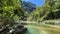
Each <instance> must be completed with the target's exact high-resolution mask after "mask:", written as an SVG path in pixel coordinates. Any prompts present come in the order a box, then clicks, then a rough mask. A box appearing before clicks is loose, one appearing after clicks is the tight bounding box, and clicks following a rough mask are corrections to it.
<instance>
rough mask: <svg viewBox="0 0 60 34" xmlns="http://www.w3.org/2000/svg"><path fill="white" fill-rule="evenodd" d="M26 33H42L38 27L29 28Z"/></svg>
mask: <svg viewBox="0 0 60 34" xmlns="http://www.w3.org/2000/svg"><path fill="white" fill-rule="evenodd" d="M24 34H40V30H39V29H36V28H28V31H27V32H26V33H24Z"/></svg>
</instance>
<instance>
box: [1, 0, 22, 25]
mask: <svg viewBox="0 0 60 34" xmlns="http://www.w3.org/2000/svg"><path fill="white" fill-rule="evenodd" d="M15 10H17V11H15ZM18 11H19V12H22V9H21V0H0V22H4V23H6V24H7V23H9V22H10V23H12V22H13V23H14V21H16V20H18V19H19V16H18V13H17V14H15V12H18Z"/></svg>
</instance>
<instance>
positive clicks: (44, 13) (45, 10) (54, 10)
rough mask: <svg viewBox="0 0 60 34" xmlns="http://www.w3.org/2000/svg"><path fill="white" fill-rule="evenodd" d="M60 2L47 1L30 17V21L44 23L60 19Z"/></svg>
mask: <svg viewBox="0 0 60 34" xmlns="http://www.w3.org/2000/svg"><path fill="white" fill-rule="evenodd" d="M59 6H60V0H45V4H44V5H43V6H42V7H37V8H36V10H34V11H33V12H32V13H31V14H30V16H29V17H28V20H33V21H42V20H50V19H58V18H60V16H59V15H60V14H59V13H60V7H59Z"/></svg>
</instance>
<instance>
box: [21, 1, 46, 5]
mask: <svg viewBox="0 0 60 34" xmlns="http://www.w3.org/2000/svg"><path fill="white" fill-rule="evenodd" d="M22 1H26V2H31V3H33V4H36V5H37V6H42V5H43V4H44V2H45V1H44V0H22Z"/></svg>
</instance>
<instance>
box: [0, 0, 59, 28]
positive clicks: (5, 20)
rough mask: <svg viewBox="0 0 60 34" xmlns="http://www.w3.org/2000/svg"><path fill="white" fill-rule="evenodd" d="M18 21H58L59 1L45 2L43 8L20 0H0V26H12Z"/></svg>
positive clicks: (50, 0)
mask: <svg viewBox="0 0 60 34" xmlns="http://www.w3.org/2000/svg"><path fill="white" fill-rule="evenodd" d="M37 1H38V0H37ZM19 20H20V21H30V22H31V23H32V21H35V22H36V23H44V21H46V20H52V21H53V20H60V0H45V3H44V5H43V6H36V5H35V4H33V3H31V2H25V1H22V0H0V26H2V25H4V26H6V25H7V24H11V25H13V24H15V23H16V22H17V21H19ZM49 24H51V22H50V23H49ZM52 24H54V23H52ZM59 25H60V22H59ZM44 27H45V26H44Z"/></svg>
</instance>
